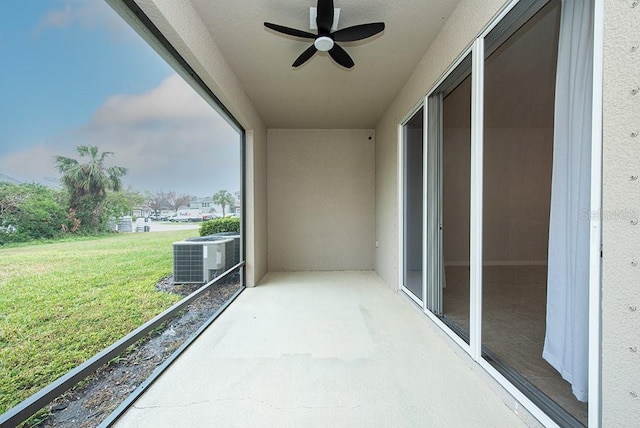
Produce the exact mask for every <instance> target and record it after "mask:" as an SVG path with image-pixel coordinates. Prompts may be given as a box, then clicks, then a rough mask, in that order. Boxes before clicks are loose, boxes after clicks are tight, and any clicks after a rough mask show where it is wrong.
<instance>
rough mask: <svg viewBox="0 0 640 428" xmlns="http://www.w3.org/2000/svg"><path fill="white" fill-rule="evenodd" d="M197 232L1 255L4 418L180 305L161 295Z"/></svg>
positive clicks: (1, 251) (0, 404) (0, 395)
mask: <svg viewBox="0 0 640 428" xmlns="http://www.w3.org/2000/svg"><path fill="white" fill-rule="evenodd" d="M197 234H198V231H197V230H183V231H177V232H158V233H131V234H122V235H114V236H109V237H106V238H101V239H94V240H79V241H72V242H60V243H50V244H38V245H31V246H19V247H14V248H0V413H3V412H5V411H6V410H8V409H9V408H10V407H12V406H14V405H16V404H17V403H19V402H20V401H22V400H24V399H25V398H27V397H28V396H29V395H31V394H33V393H34V392H36V391H38V390H39V389H40V388H42V387H44V386H46V385H47V384H49V383H51V382H52V381H54V380H55V379H57V378H58V377H60V376H61V375H63V374H65V373H66V372H67V371H69V370H70V369H72V368H74V367H76V366H77V365H79V364H81V363H82V362H84V361H86V360H87V359H89V358H90V357H92V356H93V355H95V354H96V353H97V352H99V351H101V350H102V349H104V348H106V347H107V346H109V345H111V344H112V343H113V342H115V341H117V340H118V339H120V338H121V337H123V336H124V335H126V334H127V333H129V332H130V331H132V330H134V329H135V328H137V327H139V326H140V325H142V324H143V323H144V322H146V321H147V320H149V319H151V318H153V317H154V316H155V315H157V314H159V313H160V312H162V311H163V310H165V309H166V308H168V307H170V306H171V305H172V304H173V303H175V302H176V301H178V300H179V297H178V296H176V295H171V294H167V293H161V292H158V291H156V290H155V288H154V285H155V283H156V282H157V280H158V279H160V278H162V277H163V276H166V275H168V274H171V271H172V246H171V243H172V242H174V241H179V240H181V239H184V238H186V237H189V236H195V235H197Z"/></svg>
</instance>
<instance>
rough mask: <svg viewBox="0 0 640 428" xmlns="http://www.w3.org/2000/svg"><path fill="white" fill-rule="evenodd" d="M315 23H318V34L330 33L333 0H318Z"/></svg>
mask: <svg viewBox="0 0 640 428" xmlns="http://www.w3.org/2000/svg"><path fill="white" fill-rule="evenodd" d="M317 12H318V14H317V16H316V24H318V34H320V35H327V34H329V33H331V26H332V25H333V0H318V8H317Z"/></svg>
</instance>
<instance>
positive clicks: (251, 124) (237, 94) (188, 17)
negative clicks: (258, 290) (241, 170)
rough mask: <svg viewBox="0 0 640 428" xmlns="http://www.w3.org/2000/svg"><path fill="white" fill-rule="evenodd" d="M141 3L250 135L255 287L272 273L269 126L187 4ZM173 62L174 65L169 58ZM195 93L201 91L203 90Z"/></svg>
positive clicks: (250, 268)
mask: <svg viewBox="0 0 640 428" xmlns="http://www.w3.org/2000/svg"><path fill="white" fill-rule="evenodd" d="M108 1H109V3H110V4H112V6H113V7H114V8H115V9H116V11H118V12H120V13H121V14H122V13H123V10H124V7H123V6H122V5H121V4H120V2H119V0H108ZM137 3H138V4H139V6H140V7H141V8H142V9H143V10H144V12H145V14H146V15H147V16H149V18H151V20H152V21H153V22H154V23H155V25H156V26H157V27H158V28H159V29H160V31H161V32H162V33H163V34H164V36H165V37H166V38H167V39H168V40H169V42H170V43H171V44H172V45H173V47H174V48H176V50H177V51H178V52H179V53H180V55H181V56H182V57H183V58H184V59H185V60H186V61H187V62H188V63H189V65H190V66H191V67H192V68H193V69H194V70H195V71H196V73H198V75H199V76H200V78H201V79H202V80H203V81H204V82H205V83H206V84H207V86H208V87H209V88H210V89H211V90H212V91H213V92H214V94H215V95H216V96H217V97H218V98H219V99H220V101H221V102H222V103H223V105H224V106H225V107H227V108H228V109H229V110H230V111H231V114H233V116H234V117H235V118H236V119H237V120H238V121H239V122H240V123H241V124H242V126H243V127H244V128H245V129H246V130H247V131H249V132H247V146H246V147H247V163H246V185H247V188H246V195H245V198H246V208H245V213H246V215H245V225H246V231H245V236H246V244H247V245H246V250H245V254H246V261H247V266H246V272H247V278H246V279H247V285H248V286H253V285H255V284H257V283H258V282H259V281H260V279H262V277H263V276H264V275H265V274H266V273H267V219H266V216H265V215H264V213H265V212H266V202H267V193H266V192H267V188H266V145H267V135H266V129H265V126H264V124H263V122H262V119H261V118H260V116H259V115H258V113H257V112H256V110H255V109H254V107H253V105H252V103H251V100H249V98H248V97H247V96H246V94H245V93H244V91H243V89H242V86H241V85H240V84H239V83H238V80H237V79H236V77H235V75H234V73H233V71H232V70H231V68H230V67H229V66H228V64H227V63H226V61H225V59H224V58H223V57H222V55H221V54H220V51H219V49H218V48H217V46H216V43H215V41H214V40H213V39H212V38H211V34H210V33H209V32H208V31H207V29H206V28H205V26H204V24H203V22H202V20H201V19H200V17H199V16H198V15H197V13H195V11H194V10H193V7H192V6H191V4H190V3H189V2H188V1H184V0H179V1H176V0H140V1H138V2H137ZM152 45H153V43H152ZM168 61H169V63H173V61H172V60H171V59H170V58H168ZM187 81H189V78H188V76H187ZM196 90H198V91H199V89H198V88H196ZM199 92H200V91H199Z"/></svg>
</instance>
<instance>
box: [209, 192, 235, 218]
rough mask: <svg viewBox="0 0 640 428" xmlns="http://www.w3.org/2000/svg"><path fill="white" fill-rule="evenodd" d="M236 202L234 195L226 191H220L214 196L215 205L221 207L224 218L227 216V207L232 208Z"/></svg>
mask: <svg viewBox="0 0 640 428" xmlns="http://www.w3.org/2000/svg"><path fill="white" fill-rule="evenodd" d="M235 201H236V199H235V198H234V197H233V195H232V194H231V193H229V192H227V191H226V190H220V191H218V192H217V193H216V194H215V195H213V203H214V204H217V205H220V208H222V217H224V216H225V211H224V208H225V207H226V206H227V205H229V207H231V206H232V205H233V203H234V202H235Z"/></svg>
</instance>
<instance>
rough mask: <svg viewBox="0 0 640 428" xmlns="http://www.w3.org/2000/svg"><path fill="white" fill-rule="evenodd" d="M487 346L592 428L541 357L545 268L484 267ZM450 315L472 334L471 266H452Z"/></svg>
mask: <svg viewBox="0 0 640 428" xmlns="http://www.w3.org/2000/svg"><path fill="white" fill-rule="evenodd" d="M483 269H484V272H483V295H482V304H483V308H482V312H483V319H482V337H483V345H484V346H485V347H486V348H488V350H489V351H490V352H492V353H493V354H494V355H496V356H497V357H498V358H499V359H500V360H501V361H502V362H504V363H506V364H507V365H508V366H510V367H511V368H512V369H514V370H515V371H516V372H518V373H519V374H520V375H521V376H523V377H524V378H525V379H526V380H528V381H529V382H531V383H532V384H534V385H535V386H536V387H537V388H539V389H540V390H541V391H542V392H543V393H545V394H546V395H547V396H548V397H550V398H551V399H553V400H554V401H555V402H556V403H558V404H560V405H561V406H562V407H564V409H565V410H567V411H568V412H569V413H571V414H572V415H573V416H574V417H575V418H576V419H578V420H579V421H580V422H582V423H583V424H584V425H587V409H588V406H587V404H586V403H582V402H580V401H578V400H576V399H575V397H574V396H573V394H572V392H571V386H570V385H569V383H568V382H566V381H565V380H563V379H562V377H561V376H560V374H558V372H557V371H556V370H555V369H554V368H553V367H551V365H549V364H548V363H547V362H546V361H545V360H544V359H543V358H542V348H543V344H544V333H545V313H546V298H547V292H546V285H547V278H546V276H547V267H546V266H485V267H484V268H483ZM445 275H446V287H445V289H444V299H443V300H444V314H445V317H447V318H448V319H450V320H451V321H453V322H455V323H456V324H457V325H458V326H459V327H460V328H462V329H463V330H464V331H465V332H467V333H468V331H469V268H468V267H462V266H447V267H446V268H445Z"/></svg>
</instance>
